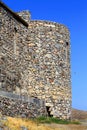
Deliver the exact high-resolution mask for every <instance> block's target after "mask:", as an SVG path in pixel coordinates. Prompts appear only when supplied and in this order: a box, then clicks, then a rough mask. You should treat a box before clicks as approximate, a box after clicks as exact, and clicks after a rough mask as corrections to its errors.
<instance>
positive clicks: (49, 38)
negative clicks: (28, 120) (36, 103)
mask: <svg viewBox="0 0 87 130" xmlns="http://www.w3.org/2000/svg"><path fill="white" fill-rule="evenodd" d="M20 15H21V16H22V15H23V18H25V17H27V16H26V13H25V17H24V12H22V14H21V13H20ZM29 15H30V14H29ZM29 17H30V16H29ZM29 17H27V18H29ZM27 21H28V20H27ZM28 24H29V26H28V28H27V27H25V26H24V25H23V24H22V23H20V22H19V21H17V20H16V19H15V18H13V16H12V15H11V14H10V13H9V12H8V11H6V10H5V9H4V8H2V7H0V90H1V91H7V92H11V93H16V94H19V95H29V96H31V97H32V96H33V97H37V98H39V99H43V100H44V101H45V106H47V108H48V110H47V111H48V113H49V115H53V116H54V117H59V118H60V119H70V117H71V81H70V80H71V77H70V40H69V31H68V29H67V28H66V27H65V26H64V25H61V24H58V23H54V22H48V21H31V20H30V19H29V21H28ZM2 99H3V98H1V97H0V100H1V102H2V104H4V100H5V101H6V102H7V100H8V99H6V98H5V99H3V100H2ZM8 103H9V104H12V103H13V104H14V105H15V106H16V105H18V107H19V106H20V109H21V105H20V104H21V103H20V102H19V103H18V101H13V100H10V99H9V101H8ZM13 104H12V106H11V108H13ZM6 107H7V106H6ZM6 107H5V106H4V107H2V112H4V109H6ZM30 107H31V106H30ZM9 109H10V108H9ZM10 110H11V109H10ZM26 111H27V110H26ZM10 112H11V111H10ZM10 112H9V113H10ZM5 114H6V113H5ZM16 114H18V111H17V113H16Z"/></svg>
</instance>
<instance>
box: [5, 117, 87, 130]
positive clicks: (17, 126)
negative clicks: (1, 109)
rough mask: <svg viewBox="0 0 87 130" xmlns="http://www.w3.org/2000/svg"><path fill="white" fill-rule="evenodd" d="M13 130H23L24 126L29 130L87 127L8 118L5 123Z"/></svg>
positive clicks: (81, 128)
mask: <svg viewBox="0 0 87 130" xmlns="http://www.w3.org/2000/svg"><path fill="white" fill-rule="evenodd" d="M4 125H5V126H8V127H9V128H10V129H11V130H21V127H22V126H25V127H27V128H28V130H87V126H82V125H70V124H69V125H59V124H38V123H35V122H33V121H31V120H26V119H21V118H12V117H8V121H6V122H5V123H4Z"/></svg>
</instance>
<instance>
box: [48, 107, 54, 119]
mask: <svg viewBox="0 0 87 130" xmlns="http://www.w3.org/2000/svg"><path fill="white" fill-rule="evenodd" d="M46 110H47V114H48V116H49V117H52V116H53V115H51V114H50V107H49V106H46Z"/></svg>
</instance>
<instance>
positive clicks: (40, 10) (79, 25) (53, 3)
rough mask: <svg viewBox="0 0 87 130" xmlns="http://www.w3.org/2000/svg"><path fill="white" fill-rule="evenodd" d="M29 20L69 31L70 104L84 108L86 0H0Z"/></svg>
mask: <svg viewBox="0 0 87 130" xmlns="http://www.w3.org/2000/svg"><path fill="white" fill-rule="evenodd" d="M3 2H4V3H5V4H7V5H8V6H9V7H10V8H11V9H12V10H14V11H17V12H18V11H22V10H29V11H30V12H31V15H32V16H31V19H38V20H49V21H55V22H58V23H62V24H65V25H66V26H67V27H68V28H69V30H70V34H71V77H72V106H73V107H74V108H78V109H82V110H87V60H86V59H87V44H86V43H87V36H86V35H87V0H22V1H20V0H3Z"/></svg>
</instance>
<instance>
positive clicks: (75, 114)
mask: <svg viewBox="0 0 87 130" xmlns="http://www.w3.org/2000/svg"><path fill="white" fill-rule="evenodd" d="M72 119H78V120H87V111H82V110H78V109H72Z"/></svg>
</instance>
